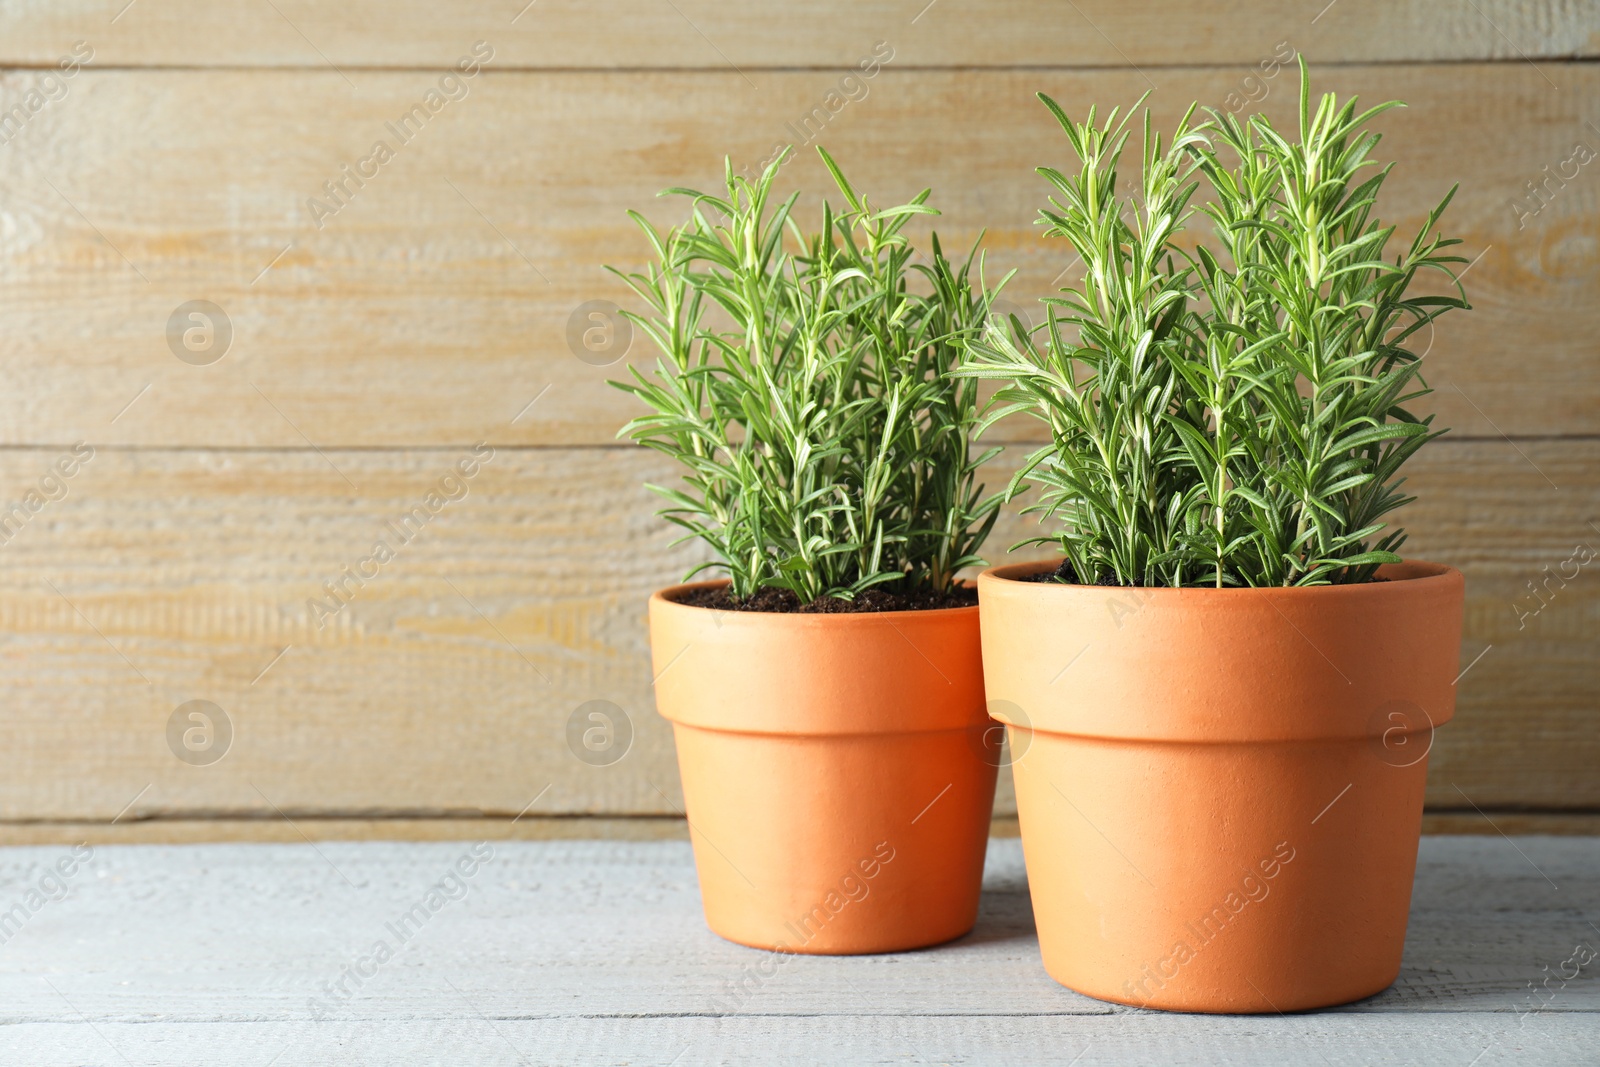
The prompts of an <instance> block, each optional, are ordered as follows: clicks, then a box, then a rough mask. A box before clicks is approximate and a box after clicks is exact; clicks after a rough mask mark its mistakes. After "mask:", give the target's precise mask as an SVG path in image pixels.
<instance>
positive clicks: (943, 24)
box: [0, 0, 1600, 71]
mask: <svg viewBox="0 0 1600 1067" xmlns="http://www.w3.org/2000/svg"><path fill="white" fill-rule="evenodd" d="M1154 27H1159V32H1152V29H1153V28H1154ZM1597 35H1600V18H1597V17H1596V13H1595V10H1594V8H1593V7H1592V5H1588V4H1584V3H1581V2H1574V0H1563V2H1556V0H1546V2H1534V0H1478V2H1477V3H1475V4H1472V5H1464V6H1462V7H1460V8H1456V7H1449V8H1447V9H1444V10H1441V9H1440V8H1439V7H1438V6H1437V5H1435V4H1429V3H1427V2H1426V0H1398V2H1388V3H1385V2H1383V0H1342V2H1340V3H1339V4H1337V5H1336V6H1335V5H1331V4H1330V5H1326V6H1324V5H1323V4H1319V3H1312V4H1287V3H1282V2H1274V0H1248V2H1244V3H1225V2H1223V0H1204V2H1200V3H1190V4H1185V5H1183V6H1181V7H1173V6H1172V5H1170V4H1164V3H1161V2H1160V0H1136V2H1133V3H1115V2H1112V0H1082V2H1081V3H1078V4H1073V5H1068V6H1066V7H1062V6H1060V5H1054V4H1048V3H1041V2H1038V0H997V2H991V3H985V4H956V3H950V2H949V0H943V2H939V0H935V2H934V3H929V2H928V0H827V2H824V3H816V4H806V5H791V4H782V3H778V2H776V0H765V2H761V3H750V4H716V3H712V2H710V0H675V2H674V3H672V4H666V3H656V2H650V0H598V2H597V0H540V2H539V3H538V4H537V5H535V4H531V3H526V4H525V3H524V0H493V2H491V0H462V2H457V3H451V4H434V3H426V2H424V0H401V2H384V0H354V2H350V3H344V4H339V5H336V6H329V5H327V4H318V3H315V2H314V0H275V2H274V3H272V4H261V3H254V2H251V0H163V2H161V3H140V4H137V5H135V4H129V3H128V0H67V2H58V3H50V4H8V5H6V7H5V10H4V11H3V12H0V63H3V64H14V63H32V64H39V63H47V62H50V61H53V60H54V59H55V58H56V57H57V55H58V54H59V53H60V52H61V51H62V50H63V49H64V48H65V47H67V46H69V45H70V43H71V42H72V41H74V40H77V39H84V40H87V41H90V42H92V43H93V44H94V46H95V58H96V61H97V62H99V63H103V64H116V65H121V66H137V65H145V64H155V65H168V66H182V67H188V66H194V65H201V66H291V67H293V66H299V67H315V66H333V65H337V66H338V67H339V68H342V69H346V70H348V69H355V68H360V67H395V66H435V67H437V66H446V65H449V64H451V63H453V62H455V60H456V58H457V56H458V55H459V54H460V53H461V51H462V50H463V49H464V48H465V47H467V46H468V45H470V44H471V43H472V42H473V41H475V40H479V39H482V40H486V41H489V42H492V43H493V44H494V45H495V47H496V49H497V52H498V53H499V55H500V56H501V57H502V58H501V62H502V63H504V64H505V65H507V66H517V67H532V68H602V69H611V68H663V67H665V68H673V67H676V68H706V69H729V68H731V67H734V66H737V67H739V68H743V69H746V70H747V71H749V70H753V69H760V68H763V67H774V66H776V67H810V66H835V67H837V66H846V65H853V64H854V63H855V62H856V61H857V60H858V59H859V58H860V57H861V55H862V54H864V53H865V52H868V51H870V50H871V46H872V43H873V42H874V41H877V40H888V41H891V42H893V43H894V44H895V45H896V47H897V49H898V50H899V51H900V53H901V54H902V55H903V56H904V57H905V58H904V61H905V62H908V63H916V64H922V65H929V66H949V65H955V66H986V67H987V66H1013V65H1017V66H1109V67H1118V66H1128V65H1130V64H1138V65H1140V66H1142V67H1161V66H1193V65H1200V64H1222V65H1228V66H1241V67H1242V66H1247V65H1249V64H1252V63H1255V62H1256V61H1258V60H1260V59H1261V58H1263V57H1265V56H1267V55H1269V54H1270V53H1271V51H1272V48H1273V45H1274V44H1275V43H1276V42H1278V41H1280V40H1289V41H1293V42H1295V44H1296V47H1299V48H1302V49H1304V50H1305V51H1306V52H1307V54H1308V55H1310V56H1311V57H1312V58H1314V59H1316V60H1318V61H1321V62H1350V61H1361V62H1369V61H1377V60H1388V61H1407V60H1463V59H1505V60H1523V59H1524V58H1525V57H1527V58H1538V59H1549V58H1556V57H1565V56H1592V55H1594V54H1595V51H1596V49H1597V47H1600V41H1597Z"/></svg>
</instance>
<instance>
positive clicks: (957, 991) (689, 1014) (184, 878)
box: [0, 837, 1600, 1067]
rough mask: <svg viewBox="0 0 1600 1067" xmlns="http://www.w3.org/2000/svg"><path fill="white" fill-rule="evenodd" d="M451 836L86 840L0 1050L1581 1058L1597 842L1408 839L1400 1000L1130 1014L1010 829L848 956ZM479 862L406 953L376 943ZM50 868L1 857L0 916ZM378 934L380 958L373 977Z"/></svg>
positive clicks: (1455, 1061)
mask: <svg viewBox="0 0 1600 1067" xmlns="http://www.w3.org/2000/svg"><path fill="white" fill-rule="evenodd" d="M473 847H474V846H472V845H469V844H468V843H466V842H456V843H451V844H446V843H438V844H413V845H394V844H384V843H373V842H368V843H328V844H324V845H321V846H318V847H317V848H316V849H315V850H313V849H312V848H311V847H308V846H305V845H298V846H285V845H258V846H240V845H213V846H187V847H160V846H147V847H138V848H117V847H108V846H102V847H98V848H95V849H93V854H92V856H90V857H89V858H88V859H87V860H86V861H85V862H83V863H82V864H81V866H80V867H79V868H78V870H77V871H76V873H75V875H74V876H73V877H71V878H69V879H67V880H66V882H65V886H66V890H65V893H64V894H63V895H62V898H61V899H59V900H54V901H50V902H47V903H44V904H43V906H42V907H40V908H38V909H36V910H35V911H34V913H33V914H31V915H28V916H27V917H26V919H25V921H24V922H23V923H22V924H21V925H20V927H16V926H14V927H13V932H12V934H11V935H10V937H9V940H8V943H7V944H6V946H5V951H6V959H7V967H6V968H5V969H4V970H3V971H0V994H3V995H4V997H5V1003H6V1005H7V1026H6V1033H5V1040H6V1044H7V1047H8V1050H9V1051H10V1053H11V1055H12V1056H13V1058H16V1059H17V1061H18V1062H26V1063H30V1064H67V1063H72V1064H78V1063H83V1062H101V1063H104V1062H118V1063H120V1062H122V1058H126V1060H127V1061H128V1062H129V1063H138V1064H144V1063H160V1064H163V1065H173V1064H188V1063H207V1064H209V1063H218V1062H245V1063H255V1062H260V1063H266V1062H269V1061H270V1060H271V1058H272V1057H273V1056H278V1057H280V1062H288V1063H296V1064H300V1063H307V1064H313V1063H314V1064H321V1063H339V1064H346V1063H350V1062H406V1063H460V1062H472V1063H502V1062H503V1063H507V1064H510V1063H521V1064H547V1063H553V1064H588V1063H607V1064H614V1063H651V1064H668V1063H673V1062H676V1063H680V1064H681V1063H695V1064H700V1063H745V1062H753V1061H759V1062H763V1063H767V1062H778V1063H838V1062H850V1063H860V1062H875V1063H895V1062H907V1061H910V1062H933V1063H995V1062H1017V1063H1060V1064H1066V1063H1069V1062H1074V1057H1076V1060H1075V1062H1076V1063H1077V1064H1079V1065H1080V1067H1081V1065H1083V1064H1093V1065H1105V1064H1126V1063H1148V1062H1161V1063H1178V1064H1230V1065H1231V1064H1248V1065H1255V1064H1273V1065H1277V1064H1282V1063H1305V1062H1319V1059H1326V1060H1327V1061H1328V1062H1329V1063H1330V1064H1338V1065H1343V1064H1347V1063H1348V1064H1356V1063H1361V1064H1367V1063H1393V1064H1399V1063H1405V1064H1429V1065H1431V1064H1441V1065H1451V1067H1460V1065H1461V1064H1465V1063H1471V1062H1473V1061H1474V1059H1475V1058H1476V1063H1477V1064H1478V1067H1482V1065H1484V1064H1510V1063H1519V1064H1520V1063H1529V1062H1537V1063H1550V1064H1563V1065H1565V1064H1573V1065H1577V1064H1587V1063H1590V1062H1592V1060H1593V1034H1594V1030H1595V1015H1596V1012H1597V1010H1600V984H1597V983H1596V982H1595V980H1594V977H1593V975H1591V974H1589V973H1587V970H1586V969H1584V970H1579V971H1578V973H1577V976H1576V977H1573V978H1571V979H1570V980H1568V981H1565V982H1562V981H1560V979H1554V980H1551V981H1550V982H1549V991H1548V994H1547V995H1546V996H1542V997H1541V998H1540V999H1539V1000H1536V1001H1533V1002H1531V1003H1530V1002H1529V1000H1528V998H1529V997H1530V995H1531V994H1530V993H1529V990H1528V984H1529V983H1530V982H1537V981H1539V980H1541V979H1544V978H1545V977H1546V976H1547V975H1552V974H1554V973H1555V972H1557V971H1560V970H1563V967H1562V964H1563V961H1565V960H1568V959H1569V958H1571V957H1572V954H1573V950H1574V946H1575V945H1580V944H1583V945H1588V946H1591V947H1592V946H1594V945H1595V942H1596V934H1595V933H1594V931H1593V930H1592V929H1591V928H1590V927H1589V926H1588V925H1587V924H1586V923H1585V922H1583V920H1582V917H1583V916H1584V915H1585V914H1592V913H1593V911H1594V909H1595V907H1596V906H1597V905H1600V897H1597V896H1596V887H1597V886H1600V852H1597V850H1596V847H1595V845H1594V843H1593V842H1591V841H1582V840H1574V839H1553V838H1520V839H1517V840H1515V841H1507V840H1505V839H1503V838H1499V837H1494V838H1431V839H1427V840H1424V841H1423V842H1422V847H1421V850H1420V857H1419V862H1418V869H1417V880H1416V888H1415V891H1414V893H1413V896H1412V909H1411V922H1410V927H1409V930H1408V934H1407V939H1406V948H1405V954H1404V958H1403V962H1402V965H1401V973H1400V977H1399V979H1398V981H1397V982H1396V983H1395V984H1394V986H1392V987H1391V988H1390V989H1388V990H1386V991H1385V992H1383V993H1381V994H1379V995H1378V996H1376V997H1373V998H1370V999H1368V1000H1365V1001H1361V1002H1358V1003H1356V1004H1353V1005H1349V1006H1346V1007H1344V1008H1340V1009H1336V1010H1334V1011H1330V1012H1320V1013H1305V1014H1297V1015H1293V1016H1271V1015H1267V1016H1257V1017H1251V1018H1243V1017H1204V1016H1192V1015H1176V1014H1166V1013H1160V1012H1143V1011H1138V1010H1135V1009H1130V1008H1123V1007H1120V1006H1117V1005H1112V1004H1106V1003H1103V1002H1100V1001H1095V1000H1091V999H1089V998H1087V997H1083V996H1079V995H1077V994H1075V993H1073V992H1071V991H1069V990H1066V989H1064V988H1062V987H1060V986H1058V985H1056V984H1055V983H1054V982H1052V981H1051V980H1050V979H1049V978H1048V977H1047V976H1046V975H1045V973H1044V970H1043V968H1042V967H1041V966H1040V964H1039V955H1038V943H1037V938H1036V935H1035V933H1034V925H1033V916H1032V909H1031V901H1030V898H1029V895H1028V886H1027V878H1026V872H1025V869H1024V865H1023V860H1022V850H1021V848H1020V845H1019V843H1018V842H1017V841H1014V840H1012V841H993V842H991V843H990V846H989V854H988V863H987V868H986V871H985V878H984V895H983V898H982V901H981V904H980V908H979V916H978V923H977V926H976V928H975V929H974V930H973V931H972V933H970V934H968V935H967V936H965V937H963V938H960V939H958V940H956V941H953V942H950V943H949V944H946V945H941V946H938V947H936V948H932V949H928V950H924V951H921V952H910V953H900V954H895V955H886V956H858V957H815V956H812V957H806V956H787V957H786V956H774V955H772V954H769V953H764V952H758V951H755V950H751V949H747V948H743V947H741V946H738V945H733V944H731V943H729V942H725V941H722V940H720V939H718V938H716V937H715V936H713V935H712V934H711V933H709V932H708V931H707V929H706V928H705V925H704V921H703V919H702V917H701V912H700V904H699V894H698V891H697V887H696V881H695V874H694V868H693V864H692V862H691V859H690V852H689V849H688V847H687V846H686V845H684V844H682V843H679V842H628V843H623V842H549V843H521V842H498V843H493V844H489V845H483V844H479V845H477V846H476V848H477V850H478V851H476V852H473V851H472V850H473ZM485 849H487V850H489V854H488V855H487V857H486V858H483V859H482V860H481V862H473V863H471V864H469V865H468V867H469V869H472V872H473V873H472V874H471V875H470V876H468V877H464V878H463V877H459V876H458V877H457V879H456V883H455V884H452V885H450V886H447V888H448V889H450V890H451V893H450V896H452V897H454V898H455V899H448V900H444V901H443V902H442V903H441V904H440V906H439V907H438V908H436V909H435V910H434V911H433V912H432V913H431V914H427V915H426V918H425V920H424V921H423V922H422V923H417V922H416V921H415V920H414V919H413V920H412V921H411V922H410V923H409V924H407V925H406V926H404V927H403V928H402V933H406V934H408V935H409V936H407V937H406V939H405V940H404V942H403V943H400V942H399V939H398V938H397V936H396V934H395V932H394V931H392V930H391V929H390V924H392V923H396V922H397V921H399V920H400V919H401V917H402V916H404V915H406V914H407V913H410V912H411V910H412V908H413V907H414V906H415V905H416V903H417V902H418V901H419V900H421V899H423V898H424V897H425V896H426V894H427V893H428V891H429V889H430V887H432V886H434V885H436V884H439V883H440V881H441V879H442V878H443V876H444V875H445V874H446V873H447V872H450V871H456V870H459V869H460V868H458V867H457V863H458V861H459V860H461V859H462V857H463V856H471V857H474V858H478V857H484V856H485V852H484V850H485ZM65 855H66V851H65V850H63V849H60V848H54V849H51V848H29V849H8V850H6V851H5V852H4V853H3V854H0V885H3V886H5V887H7V895H6V896H5V897H3V898H0V899H4V900H6V901H8V902H9V901H10V900H11V899H13V898H15V897H16V896H18V894H19V893H22V892H26V887H29V886H32V885H36V884H38V882H39V880H40V879H41V878H42V877H43V875H44V872H46V871H47V870H49V869H50V868H51V867H52V866H53V865H55V864H56V863H57V862H58V861H59V860H60V859H62V858H63V857H64V856H65ZM1543 876H1548V877H1549V879H1550V881H1549V882H1547V881H1545V879H1544V877H1543ZM425 914H426V913H425ZM86 930H92V931H94V936H93V937H92V938H90V937H85V936H84V931H86ZM380 940H383V941H385V942H386V943H387V945H388V946H389V947H390V950H391V951H392V952H393V953H394V954H393V958H391V959H389V960H388V961H387V962H384V963H381V964H377V965H374V964H373V962H372V961H373V960H374V958H375V956H374V948H375V945H376V944H377V942H378V941H380ZM1317 962H1318V961H1316V960H1314V959H1313V960H1305V961H1303V963H1304V965H1305V966H1316V965H1317ZM353 966H359V967H360V969H361V971H362V972H364V974H363V975H362V976H361V977H360V979H359V980H356V979H353V978H351V977H344V978H343V979H342V980H343V982H344V984H345V990H346V992H347V993H348V996H344V997H339V996H337V995H330V992H329V986H330V985H332V984H335V983H339V982H340V981H341V976H342V975H344V973H345V971H346V969H347V968H351V967H353ZM1592 966H1594V965H1593V964H1590V967H1592ZM1534 1006H1538V1007H1539V1008H1540V1010H1538V1011H1530V1010H1529V1009H1530V1008H1532V1007H1534ZM1519 1012H1523V1013H1526V1014H1519ZM318 1013H320V1014H321V1015H322V1016H323V1017H322V1018H318V1017H317V1015H318ZM108 1043H109V1045H110V1047H109V1048H108V1047H107V1044H108ZM352 1056H354V1057H355V1058H354V1059H352ZM119 1057H120V1058H119ZM674 1057H677V1059H676V1060H674Z"/></svg>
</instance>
